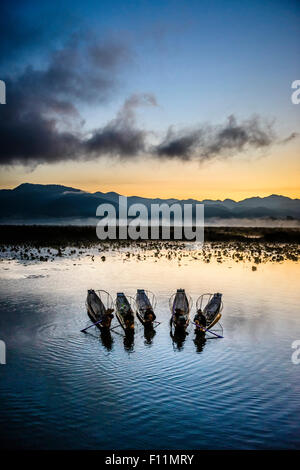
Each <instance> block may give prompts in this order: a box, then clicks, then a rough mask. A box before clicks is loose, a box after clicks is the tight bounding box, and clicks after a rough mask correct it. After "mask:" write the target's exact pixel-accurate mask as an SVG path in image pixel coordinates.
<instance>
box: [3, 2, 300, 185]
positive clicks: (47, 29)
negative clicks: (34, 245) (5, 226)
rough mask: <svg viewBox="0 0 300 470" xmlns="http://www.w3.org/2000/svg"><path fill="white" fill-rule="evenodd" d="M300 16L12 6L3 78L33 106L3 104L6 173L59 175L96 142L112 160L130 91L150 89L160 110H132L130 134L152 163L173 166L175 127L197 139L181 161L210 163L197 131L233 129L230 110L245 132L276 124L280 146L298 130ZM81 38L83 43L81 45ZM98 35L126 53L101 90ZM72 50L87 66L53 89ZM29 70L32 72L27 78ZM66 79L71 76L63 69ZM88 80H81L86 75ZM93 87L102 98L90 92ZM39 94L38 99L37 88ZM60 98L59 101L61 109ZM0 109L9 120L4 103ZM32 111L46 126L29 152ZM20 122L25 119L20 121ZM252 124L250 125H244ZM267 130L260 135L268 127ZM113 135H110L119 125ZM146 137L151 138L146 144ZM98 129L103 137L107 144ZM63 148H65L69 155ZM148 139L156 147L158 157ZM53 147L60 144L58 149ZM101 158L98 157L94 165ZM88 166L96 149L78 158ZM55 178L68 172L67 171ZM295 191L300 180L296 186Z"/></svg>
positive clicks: (181, 6)
mask: <svg viewBox="0 0 300 470" xmlns="http://www.w3.org/2000/svg"><path fill="white" fill-rule="evenodd" d="M299 19H300V3H299V2H298V1H291V0H289V1H263V2H262V1H255V0H252V1H233V0H228V1H221V0H219V1H217V0H215V1H206V0H204V1H200V0H198V1H195V0H189V1H187V0H177V1H175V0H174V1H171V0H169V1H156V0H152V1H145V0H141V1H130V0H127V1H120V0H115V1H112V0H110V1H106V0H102V1H96V0H95V1H94V0H85V1H83V0H73V1H70V0H64V1H58V0H51V1H48V0H46V1H43V2H36V1H33V0H22V1H21V0H12V1H8V0H2V2H1V5H0V29H1V31H2V36H1V41H0V78H2V79H3V78H4V79H5V78H6V77H8V84H7V85H8V86H7V89H8V91H9V90H12V91H14V93H15V96H18V97H21V99H19V102H21V103H22V106H23V108H22V107H20V109H19V108H18V103H14V106H15V107H14V108H13V107H12V108H11V109H10V108H9V106H10V104H9V103H8V105H7V107H6V109H5V112H6V116H5V115H4V118H3V120H2V121H3V122H5V123H6V125H5V129H4V131H2V134H3V133H4V132H5V133H6V135H8V138H7V142H5V146H4V148H5V150H2V154H1V155H0V157H1V158H0V164H1V161H2V162H3V163H4V164H5V165H6V166H7V165H8V166H9V165H10V164H12V165H17V166H18V165H19V167H18V168H19V170H18V171H19V173H18V175H19V179H20V178H21V177H22V176H21V175H22V171H21V167H22V166H23V167H24V171H25V170H26V168H27V170H26V171H28V168H29V167H30V168H31V171H35V170H34V169H35V167H36V165H41V164H47V165H48V164H51V165H52V167H53V171H52V175H55V172H54V167H55V165H57V162H62V161H65V160H66V161H67V160H68V161H69V160H70V155H72V151H73V149H76V147H80V148H81V149H83V150H82V151H87V147H88V148H89V149H90V148H91V147H92V148H93V149H94V147H95V145H96V146H97V149H98V151H99V148H100V150H101V152H102V153H101V152H100V153H101V154H99V158H100V160H101V158H102V159H103V161H104V159H105V158H106V156H105V155H103V148H104V150H105V149H106V150H107V145H108V144H107V132H106V131H107V125H108V124H109V123H111V122H112V121H113V120H115V119H116V116H118V114H117V113H118V111H119V110H120V109H122V106H123V105H124V102H126V100H128V99H129V100H130V97H131V96H132V95H139V96H142V95H143V94H147V96H148V97H149V96H150V95H151V96H152V97H154V98H155V99H156V103H157V105H156V106H149V105H147V106H145V105H144V104H145V100H144V102H143V103H142V104H141V103H139V104H138V105H134V109H133V107H132V108H131V112H132V113H133V115H134V119H135V121H134V122H133V123H132V122H131V128H130V129H129V130H130V132H131V134H132V132H135V131H136V137H137V139H139V144H140V145H139V147H137V146H135V147H132V146H129V147H130V151H131V150H132V148H133V153H134V152H135V155H142V156H143V155H144V157H145V161H146V160H148V159H149V158H150V159H151V158H153V153H154V154H155V155H156V156H157V154H159V155H160V156H161V155H162V157H163V159H165V158H166V157H167V158H169V160H170V159H173V158H174V155H173V154H172V155H170V146H169V147H168V152H169V153H163V151H162V146H163V147H164V148H165V147H166V145H165V144H166V141H167V138H166V136H167V132H168V129H169V128H170V127H171V128H172V129H173V130H175V131H176V132H177V134H176V132H175V131H174V133H175V134H176V135H175V137H174V140H176V139H177V138H181V137H182V136H183V134H184V132H185V134H184V136H183V137H184V138H186V137H188V138H189V139H190V138H191V136H192V137H193V138H194V140H195V142H193V145H191V146H190V148H189V149H188V152H187V153H184V155H180V156H179V157H180V158H181V161H185V162H186V161H190V159H191V158H192V155H193V156H194V155H195V156H196V158H198V157H199V155H200V157H199V158H200V161H202V160H203V158H204V159H206V160H207V156H206V155H207V149H208V147H209V149H211V147H212V144H211V142H210V141H209V143H208V142H207V141H206V142H205V143H204V144H203V142H202V141H201V145H200V143H199V139H200V137H199V133H200V131H199V129H201V132H202V131H203V127H201V126H203V124H204V125H205V124H209V125H211V126H224V127H223V128H221V130H220V129H219V131H220V132H221V131H222V130H226V125H225V124H224V123H225V122H226V119H227V118H228V116H231V115H234V116H235V117H236V120H237V123H238V124H237V127H239V130H242V131H243V132H244V131H245V132H249V128H248V129H247V128H246V130H245V129H244V128H243V125H242V124H241V125H240V124H239V123H240V122H244V123H246V121H247V120H248V119H249V118H251V116H254V115H257V116H259V119H261V120H262V121H263V122H264V123H265V124H266V125H267V124H268V125H270V126H272V128H273V130H274V132H275V134H276V139H275V140H276V142H277V143H278V142H279V141H280V139H284V138H286V137H288V136H289V135H290V134H292V133H296V132H298V130H299V124H300V119H299V110H300V107H299V106H295V105H293V104H292V103H291V98H290V97H291V83H292V82H293V81H294V80H296V79H299V78H300V60H299V59H300V57H299V55H300V54H299V53H300V48H299V44H300V26H299V25H300V21H299ZM74 37H75V38H76V45H75V46H74V45H72V44H73V43H72V41H74ZM91 38H93V40H92V41H93V42H94V43H96V44H102V45H103V44H104V46H103V50H104V49H105V48H107V54H108V56H109V54H111V57H113V56H114V54H115V56H116V57H115V59H114V60H115V64H114V65H111V64H108V63H107V57H108V56H106V58H104V59H103V57H102V59H101V60H102V62H101V61H100V69H101V67H103V74H102V75H101V73H102V72H101V70H100V72H99V70H98V72H99V73H100V75H101V76H100V79H101V80H102V79H104V80H105V81H107V82H109V83H107V84H106V87H102V88H101V87H100V88H99V90H97V88H96V87H94V85H93V78H94V77H93V74H94V73H96V74H97V73H98V72H97V70H95V68H89V66H87V67H86V68H85V65H86V64H84V65H83V63H84V60H85V56H84V55H85V54H86V53H87V51H88V49H87V44H88V41H90V40H91ZM70 44H71V46H70ZM109 44H114V45H115V46H116V47H117V48H121V49H122V51H121V52H117V53H116V52H115V50H114V49H112V48H111V46H110V45H109ZM72 47H73V48H74V51H75V50H76V53H79V56H80V55H81V59H80V60H79V61H78V65H77V69H76V64H75V65H74V69H73V70H71V68H70V71H71V73H73V74H74V77H72V76H70V77H68V78H67V82H66V77H63V79H62V76H61V70H58V69H57V68H56V70H55V75H54V74H53V75H52V81H51V82H49V80H50V78H49V73H48V72H49V70H48V69H49V67H50V65H51V61H52V63H53V58H55V57H56V56H55V54H56V51H61V50H65V49H67V50H68V54H69V55H68V60H70V59H72V57H71V56H72ZM85 48H86V49H85ZM102 53H103V51H102ZM103 60H104V62H103ZM71 63H72V62H71ZM49 64H50V65H49ZM55 67H57V63H56V64H55ZM81 67H82V68H81ZM50 68H51V67H50ZM24 70H27V73H26V74H25V75H24V74H23V72H24ZM47 70H48V72H47ZM64 73H65V74H66V73H68V71H67V70H64ZM38 74H40V75H41V77H42V79H41V86H40V85H39V83H38V81H37V76H38ZM43 74H44V75H45V76H44V77H43ZM80 74H81V78H80V77H79V76H78V75H80ZM54 76H55V77H56V78H57V80H58V82H57V83H55V80H56V78H55V79H54V78H53V77H54ZM98 78H99V77H98ZM74 80H76V81H77V84H80V87H81V90H82V97H80V96H78V89H77V90H76V93H75V91H74V89H72V86H73V81H74ZM30 83H33V86H32V88H33V89H31V90H30V93H29V95H30V96H28V93H27V95H26V96H25V91H24V90H25V86H27V90H28V86H29V85H30ZM47 83H48V84H49V85H50V88H51V89H50V90H49V96H47V88H46V85H45V84H47ZM68 86H70V91H68V89H67V87H68ZM89 87H91V94H92V96H93V99H90V98H89V99H87V97H86V94H87V93H86V92H87V90H88V89H89ZM93 87H94V88H93ZM34 88H36V91H37V93H34V91H35V90H34ZM22 89H23V94H22ZM143 96H144V95H143ZM26 98H27V102H25V101H26ZM51 100H52V103H51V104H50V107H49V102H50V101H51ZM11 101H13V100H11ZM142 101H143V99H142ZM53 102H55V103H56V104H55V106H56V108H55V106H54V105H53ZM153 102H154V101H153ZM57 104H58V105H59V106H58V107H59V108H60V111H58V107H57ZM62 105H67V106H68V107H69V109H71V108H72V107H74V109H75V110H76V113H77V114H78V116H80V119H81V120H82V121H83V120H84V125H83V126H82V128H81V130H80V132H81V135H80V137H78V129H76V132H75V131H74V129H73V127H74V123H73V124H72V125H70V123H69V122H68V119H66V118H69V117H70V113H69V115H68V116H66V113H65V111H64V112H62V111H61V107H62ZM47 106H48V108H47ZM0 111H1V112H2V113H4V109H3V108H1V109H0ZM32 111H34V112H35V113H36V114H35V116H34V117H35V120H33V124H32V128H33V129H37V128H39V127H40V126H39V124H41V139H38V138H36V135H35V138H36V142H37V144H36V146H35V147H34V148H33V147H32V145H29V146H28V149H25V150H24V154H23V148H25V147H26V145H27V143H29V144H31V142H32V139H31V136H30V132H29V129H28V125H27V124H28V122H27V121H28V119H27V121H26V119H25V116H29V115H30V116H31V112H32ZM53 113H54V116H55V128H56V129H55V131H54V130H53V129H51V131H52V136H51V135H50V137H49V144H48V143H45V145H44V148H43V145H42V141H43V140H45V132H47V129H48V130H49V129H50V128H51V127H52V126H53V123H52V122H51V118H52V117H53ZM123 114H124V113H123ZM14 116H17V118H18V119H17V120H18V122H16V123H15V122H14ZM126 119H127V117H126ZM82 121H81V122H82ZM67 122H68V125H69V128H68V129H67V131H68V132H69V137H71V141H72V145H73V147H72V148H71V146H70V149H69V151H67V152H66V153H67V154H68V155H66V157H64V155H61V149H62V148H63V149H64V148H65V140H63V141H61V142H60V137H61V135H60V134H59V133H57V130H59V131H61V130H62V129H63V130H65V126H66V123H67ZM78 122H79V121H77V125H78ZM113 122H114V132H116V131H118V132H119V130H120V129H119V127H120V125H121V127H122V129H121V131H122V135H121V136H120V135H119V134H120V133H119V134H118V135H117V138H118V139H119V141H118V142H117V144H115V143H113V150H111V151H109V152H111V153H113V154H114V156H116V155H117V157H120V158H121V159H122V162H124V159H128V158H131V155H128V154H129V153H130V151H129V150H128V145H127V144H128V141H126V145H127V147H126V149H125V153H126V152H127V153H126V155H125V153H124V149H121V150H120V145H121V144H120V138H121V140H122V139H124V130H125V128H126V129H127V128H128V122H127V121H126V122H125V121H124V119H123V121H122V122H121V124H120V122H116V121H113ZM247 125H248V124H247V123H246V127H247ZM9 126H10V127H9ZM23 127H24V129H23ZM116 128H117V129H116ZM195 129H196V134H197V133H198V134H197V136H196V137H195V136H193V135H192V133H193V132H194V130H195ZM212 129H213V130H212V133H214V132H215V135H214V138H215V139H217V138H219V137H220V136H219V135H218V132H219V131H217V130H216V129H217V128H216V127H212ZM127 130H128V129H127ZM258 130H259V132H260V131H261V129H260V128H259V129H258ZM0 131H1V129H0ZM20 131H21V132H20ZM104 131H105V132H104ZM109 131H110V133H111V129H110V128H109ZM18 132H20V134H19V138H18V137H17V135H18ZM24 132H25V137H24ZM55 132H56V134H55ZM143 132H147V139H146V138H145V136H144V135H143ZM50 134H51V132H50ZM99 134H100V137H101V139H102V140H101V145H100V146H99V138H100V137H99ZM103 134H105V141H103ZM37 137H38V136H37ZM63 137H65V136H63ZM125 137H126V136H125ZM264 137H265V139H264V144H263V147H264V148H269V147H271V144H272V145H273V141H272V142H271V140H272V139H271V137H270V136H269V135H265V136H264ZM126 138H128V136H127V137H126ZM210 138H211V136H210ZM9 139H11V140H9ZM46 140H47V139H46ZM146 140H147V142H146ZM200 140H201V139H200ZM250 140H251V136H250ZM250 140H249V139H248V140H247V139H246V144H247V145H245V146H243V148H241V147H240V146H238V145H237V146H236V145H235V144H234V145H233V147H234V149H235V150H236V151H237V152H236V153H237V154H238V153H239V151H240V150H243V149H244V147H245V148H246V147H247V146H248V147H249V145H248V144H249V142H250ZM275 140H274V142H275ZM56 141H59V143H60V144H61V145H60V147H59V148H57V146H56ZM295 141H296V139H295ZM16 142H20V145H19V148H15V147H16V145H15V143H16ZM103 142H104V143H103ZM122 142H123V140H122ZM276 142H275V143H276ZM54 144H55V145H54ZM146 144H147V145H146ZM150 144H151V145H152V146H153V145H157V146H158V147H157V148H156V149H155V150H154V151H153V148H151V145H150ZM167 144H168V145H169V144H170V142H169V141H168V142H167ZM231 144H232V141H231V142H230V145H231ZM250 144H251V142H250ZM298 144H299V142H298ZM39 145H40V147H39ZM172 145H173V142H172ZM295 145H296V144H295V143H294V148H293V149H292V150H291V151H290V152H289V155H290V156H291V157H290V158H292V159H293V162H294V161H295V151H296V150H295ZM52 146H53V149H52ZM103 146H104V147H103ZM45 147H49V148H51V149H52V152H49V151H48V149H47V148H45ZM213 147H214V146H213ZM229 147H230V146H229ZM257 147H259V145H258V142H257V139H256V140H255V145H254V146H252V150H253V154H255V155H256V153H257ZM172 148H173V147H172ZM230 148H231V147H230ZM116 149H117V150H116ZM250 150H251V145H250ZM258 150H259V149H258ZM32 151H33V154H32V155H31V152H32ZM89 151H90V150H89ZM34 152H35V153H34ZM109 152H108V154H109ZM118 152H119V153H118ZM122 152H123V153H122ZM0 153H1V152H0ZM58 153H60V154H59V156H58ZM104 153H105V152H104ZM219 153H220V155H221V154H222V151H221V152H219V151H218V155H215V154H214V155H212V158H213V159H214V158H219V157H220V155H219ZM44 154H45V155H44ZM203 155H204V157H203ZM96 157H97V155H96ZM96 157H95V155H94V153H93V157H92V158H96ZM125 157H126V158H125ZM177 157H178V155H175V158H177ZM242 157H243V156H242ZM76 158H79V156H76ZM80 158H81V157H80ZM97 158H98V157H97ZM226 158H227V156H226ZM90 159H91V155H90V154H89V155H88V156H87V157H86V156H84V158H83V159H81V160H80V161H81V162H82V161H83V160H84V161H87V160H88V161H90ZM100 160H99V161H100ZM209 160H211V155H210V156H209ZM74 161H75V157H74ZM170 165H171V162H170ZM187 165H188V164H187ZM25 167H26V168H25ZM5 171H6V170H5ZM26 171H25V173H26ZM191 171H192V170H191ZM57 172H58V173H59V172H61V169H58V170H57ZM293 172H294V170H293ZM278 173H280V171H279V169H278ZM6 176H9V183H7V184H9V185H11V184H13V183H12V181H13V178H12V176H11V173H10V174H8V173H7V174H6ZM6 176H4V178H5V177H6ZM274 178H275V177H274ZM2 181H3V179H2ZM284 184H285V183H284ZM284 187H286V184H285V186H284ZM294 189H295V188H294V183H293V191H294Z"/></svg>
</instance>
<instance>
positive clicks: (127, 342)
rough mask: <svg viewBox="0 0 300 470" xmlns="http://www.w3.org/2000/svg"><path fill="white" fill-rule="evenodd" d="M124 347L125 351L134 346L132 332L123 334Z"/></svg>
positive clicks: (131, 349)
mask: <svg viewBox="0 0 300 470" xmlns="http://www.w3.org/2000/svg"><path fill="white" fill-rule="evenodd" d="M123 343H124V349H125V351H127V352H132V351H133V347H134V333H127V334H126V335H125V336H124V341H123Z"/></svg>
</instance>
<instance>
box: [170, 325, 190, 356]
mask: <svg viewBox="0 0 300 470" xmlns="http://www.w3.org/2000/svg"><path fill="white" fill-rule="evenodd" d="M187 335H188V333H187V332H186V331H185V330H179V329H176V330H175V331H172V330H170V336H171V338H172V341H173V346H176V349H178V351H181V350H182V349H183V345H184V342H185V339H186V337H187Z"/></svg>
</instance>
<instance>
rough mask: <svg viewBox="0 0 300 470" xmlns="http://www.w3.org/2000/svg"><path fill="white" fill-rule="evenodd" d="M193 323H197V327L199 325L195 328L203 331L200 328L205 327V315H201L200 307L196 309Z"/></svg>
mask: <svg viewBox="0 0 300 470" xmlns="http://www.w3.org/2000/svg"><path fill="white" fill-rule="evenodd" d="M194 323H195V324H196V325H197V326H198V325H199V327H200V328H197V330H200V331H201V330H202V331H203V329H202V328H206V317H205V315H203V312H202V310H201V308H199V310H197V313H196V315H195V317H194ZM201 327H202V328H201Z"/></svg>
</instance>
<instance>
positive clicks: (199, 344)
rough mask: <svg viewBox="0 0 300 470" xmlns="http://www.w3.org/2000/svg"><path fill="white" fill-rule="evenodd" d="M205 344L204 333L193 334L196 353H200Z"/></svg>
mask: <svg viewBox="0 0 300 470" xmlns="http://www.w3.org/2000/svg"><path fill="white" fill-rule="evenodd" d="M205 343H206V337H205V333H199V332H197V333H195V338H194V344H195V346H196V352H197V353H201V352H202V351H203V348H204V346H205Z"/></svg>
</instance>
